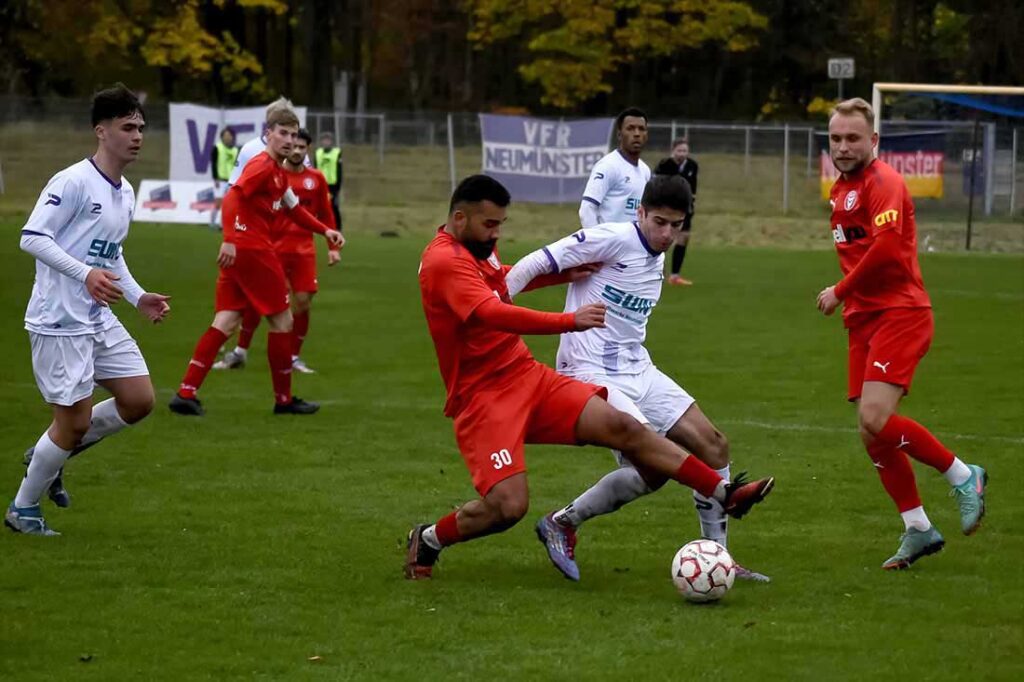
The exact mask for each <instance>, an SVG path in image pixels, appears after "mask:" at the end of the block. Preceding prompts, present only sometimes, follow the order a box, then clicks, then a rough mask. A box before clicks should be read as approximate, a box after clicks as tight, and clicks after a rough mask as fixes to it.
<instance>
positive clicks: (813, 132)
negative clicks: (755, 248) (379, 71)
mask: <svg viewBox="0 0 1024 682" xmlns="http://www.w3.org/2000/svg"><path fill="white" fill-rule="evenodd" d="M88 109H89V105H88V102H86V101H78V100H59V99H55V100H28V99H24V98H11V97H7V98H0V189H2V190H3V194H2V195H0V211H2V212H4V213H7V214H11V213H23V212H24V211H26V210H27V209H28V208H29V207H30V206H31V204H32V202H33V200H34V199H35V197H36V196H37V195H38V192H39V191H40V189H41V187H42V186H43V184H44V183H45V182H46V180H47V178H48V177H49V176H50V175H52V174H53V172H54V171H55V170H56V169H59V168H62V167H64V166H66V165H68V164H70V163H72V162H74V161H76V160H78V159H81V158H83V157H85V156H87V155H88V154H90V153H91V152H92V151H93V149H94V144H95V143H94V140H93V137H92V135H91V134H90V131H89V123H88V117H89V114H88ZM146 117H147V128H146V141H145V145H144V149H143V152H142V155H141V157H140V160H139V161H138V162H137V163H136V164H134V165H133V166H131V167H130V168H129V170H128V175H129V177H130V178H131V179H132V180H133V181H135V182H136V183H137V181H138V180H141V179H142V178H166V177H167V176H168V172H169V171H168V168H169V144H170V140H169V136H168V111H167V106H166V104H165V103H154V102H151V103H149V104H148V105H147V107H146ZM307 127H308V128H309V129H310V132H311V133H312V134H313V136H314V140H316V138H317V137H318V136H319V135H320V134H321V133H323V132H331V133H332V134H333V135H334V136H335V139H336V140H338V141H339V142H340V143H341V147H342V149H343V157H342V158H343V162H344V190H343V191H344V196H345V201H346V202H348V203H353V204H361V205H366V206H391V207H395V206H405V205H409V206H415V205H416V204H421V203H429V204H431V205H436V204H438V203H443V202H445V201H446V198H447V196H448V195H449V194H450V191H451V188H452V184H453V182H454V181H455V180H456V179H458V178H461V177H463V176H465V175H468V174H470V173H474V172H479V170H480V168H481V161H482V158H481V155H482V146H481V139H480V122H479V117H478V115H477V114H475V113H453V114H446V113H420V114H412V113H395V112H383V113H374V114H358V115H357V114H351V113H343V112H335V111H318V110H312V111H310V112H309V113H308V116H307ZM901 133H916V134H923V133H927V134H928V135H930V137H928V138H927V144H928V145H931V146H930V147H928V148H929V149H934V150H937V151H941V153H942V157H943V161H942V166H941V182H940V185H941V196H936V197H932V198H924V197H922V198H918V199H917V200H916V206H917V210H918V212H919V213H920V214H922V215H924V216H927V217H929V218H930V219H934V220H937V221H940V222H943V223H948V224H950V225H952V226H957V229H961V230H962V229H963V228H965V226H966V222H967V213H968V208H969V207H970V205H971V204H972V203H973V212H974V216H975V220H976V221H980V223H981V225H980V226H979V228H978V229H982V230H984V229H989V228H988V227H987V226H988V225H994V224H998V225H999V226H1001V227H1000V229H1007V230H1010V231H1016V232H1024V219H1022V216H1024V205H1022V204H1024V172H1022V171H1024V168H1022V159H1021V156H1022V154H1024V152H1022V150H1021V148H1020V147H1021V144H1020V137H1021V129H1020V128H1013V127H1012V126H1008V125H997V124H995V123H986V122H982V123H980V124H979V125H978V126H977V128H975V126H974V125H973V124H971V123H954V122H913V123H910V124H908V123H905V122H904V123H900V124H898V125H897V124H888V123H887V124H886V126H885V127H884V128H883V138H885V136H895V135H897V134H901ZM680 137H686V138H687V139H688V140H689V143H690V153H691V156H692V157H693V158H694V159H696V160H697V161H698V162H699V164H700V181H699V191H698V202H697V210H698V212H699V213H701V214H703V215H705V216H708V215H713V214H714V215H722V216H736V217H738V218H757V217H766V218H769V217H778V218H782V217H786V218H794V219H799V218H808V219H810V218H813V219H815V220H820V219H821V218H822V215H823V214H825V213H827V204H826V203H825V200H824V199H823V195H822V181H821V180H822V150H824V149H826V148H827V136H826V134H825V131H824V126H823V125H819V126H810V125H808V124H807V123H793V124H788V125H787V124H771V125H767V124H753V123H750V124H747V123H730V124H722V123H705V122H697V121H684V120H675V121H672V120H652V121H651V122H650V141H649V143H648V146H647V151H646V152H645V153H644V160H645V161H646V162H647V163H648V164H649V165H650V166H651V167H653V166H654V165H655V164H656V163H657V162H658V161H659V159H661V158H663V157H665V156H667V155H668V153H669V148H670V146H671V143H672V141H673V140H674V139H676V138H680ZM314 144H315V141H314ZM609 145H610V147H611V146H613V145H614V141H613V140H610V141H609ZM972 192H973V194H972ZM933 193H934V192H933ZM972 196H973V201H972ZM993 229H994V228H993Z"/></svg>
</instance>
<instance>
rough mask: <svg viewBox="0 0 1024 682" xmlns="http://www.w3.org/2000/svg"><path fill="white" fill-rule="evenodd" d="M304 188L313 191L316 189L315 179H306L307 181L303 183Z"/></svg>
mask: <svg viewBox="0 0 1024 682" xmlns="http://www.w3.org/2000/svg"><path fill="white" fill-rule="evenodd" d="M302 186H303V187H305V188H306V189H313V188H314V187H316V183H315V182H313V178H306V179H305V180H303V181H302Z"/></svg>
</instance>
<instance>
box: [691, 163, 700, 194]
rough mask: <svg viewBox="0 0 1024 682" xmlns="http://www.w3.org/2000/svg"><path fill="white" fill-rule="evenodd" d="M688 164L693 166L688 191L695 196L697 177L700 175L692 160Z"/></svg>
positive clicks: (698, 168) (698, 167)
mask: <svg viewBox="0 0 1024 682" xmlns="http://www.w3.org/2000/svg"><path fill="white" fill-rule="evenodd" d="M690 163H692V164H693V182H691V183H690V185H691V187H690V190H691V191H692V192H693V196H697V176H698V175H700V166H699V165H697V162H696V161H694V160H693V159H690Z"/></svg>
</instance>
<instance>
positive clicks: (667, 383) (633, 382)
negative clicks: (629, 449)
mask: <svg viewBox="0 0 1024 682" xmlns="http://www.w3.org/2000/svg"><path fill="white" fill-rule="evenodd" d="M572 376H573V378H575V379H579V380H580V381H586V382H588V383H592V384H597V385H598V386H604V387H605V388H607V389H609V390H608V404H609V405H611V406H612V407H614V408H615V409H616V410H619V411H620V412H625V413H626V414H628V415H630V416H631V417H633V418H634V419H636V420H637V421H638V422H640V423H641V424H647V425H649V426H650V427H651V428H652V429H654V430H655V431H657V432H658V434H660V435H662V436H664V435H665V434H666V433H668V430H669V429H671V428H672V427H673V426H675V423H676V422H677V421H679V418H680V417H682V416H683V415H684V414H686V411H687V410H688V409H690V406H691V405H693V404H694V403H695V402H697V401H696V400H695V399H694V397H693V396H691V395H690V394H689V393H687V392H686V391H685V390H683V388H682V387H681V386H680V385H679V384H677V383H676V382H674V381H672V379H671V378H669V376H668V375H666V374H665V373H664V372H662V371H661V370H659V369H658V368H657V367H655V366H654V365H651V366H650V367H648V368H647V369H646V370H644V371H643V372H642V373H641V374H579V375H577V374H574V375H572ZM615 456H616V458H617V459H618V460H619V464H620V465H626V464H628V462H627V461H626V460H625V458H623V457H622V455H621V454H620V453H619V452H616V453H615Z"/></svg>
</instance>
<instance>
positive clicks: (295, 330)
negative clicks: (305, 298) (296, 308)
mask: <svg viewBox="0 0 1024 682" xmlns="http://www.w3.org/2000/svg"><path fill="white" fill-rule="evenodd" d="M308 331H309V311H308V310H307V311H306V312H304V313H295V315H294V316H293V321H292V355H294V356H295V357H298V356H299V355H302V353H301V352H300V351H301V350H302V342H303V341H305V340H306V333H307V332H308Z"/></svg>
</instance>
